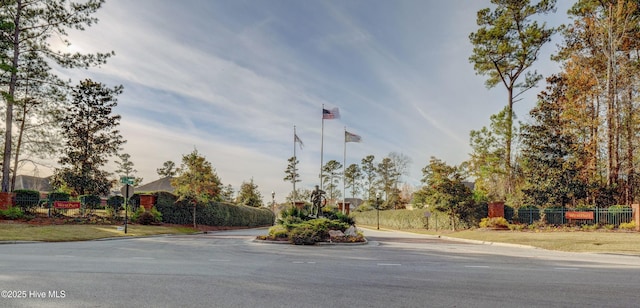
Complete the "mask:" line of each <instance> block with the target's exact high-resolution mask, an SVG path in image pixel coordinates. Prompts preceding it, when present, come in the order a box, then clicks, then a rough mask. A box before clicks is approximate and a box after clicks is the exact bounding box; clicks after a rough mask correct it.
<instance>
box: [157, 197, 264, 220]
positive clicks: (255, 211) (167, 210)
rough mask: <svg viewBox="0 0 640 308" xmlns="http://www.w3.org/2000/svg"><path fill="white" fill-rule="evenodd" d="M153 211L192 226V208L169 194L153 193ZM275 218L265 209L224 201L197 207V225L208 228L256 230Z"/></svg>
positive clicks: (163, 217)
mask: <svg viewBox="0 0 640 308" xmlns="http://www.w3.org/2000/svg"><path fill="white" fill-rule="evenodd" d="M153 195H154V196H155V197H156V205H155V207H156V209H158V211H160V213H162V221H163V222H165V223H171V224H181V225H186V224H191V223H193V214H192V212H191V211H192V210H193V206H192V205H191V204H188V203H187V202H177V203H176V201H177V200H178V197H177V196H175V195H173V194H171V193H168V192H155V193H153ZM274 221H275V215H274V214H273V212H271V210H269V209H267V208H255V207H250V206H245V205H235V204H230V203H225V202H211V203H209V204H206V205H204V206H202V205H198V207H197V208H196V223H197V224H200V225H207V226H224V227H237V226H243V227H259V226H271V225H273V222H274Z"/></svg>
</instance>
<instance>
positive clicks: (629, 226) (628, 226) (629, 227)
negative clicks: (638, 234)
mask: <svg viewBox="0 0 640 308" xmlns="http://www.w3.org/2000/svg"><path fill="white" fill-rule="evenodd" d="M619 228H620V229H622V230H635V229H636V222H635V221H630V222H625V223H621V224H620V227H619Z"/></svg>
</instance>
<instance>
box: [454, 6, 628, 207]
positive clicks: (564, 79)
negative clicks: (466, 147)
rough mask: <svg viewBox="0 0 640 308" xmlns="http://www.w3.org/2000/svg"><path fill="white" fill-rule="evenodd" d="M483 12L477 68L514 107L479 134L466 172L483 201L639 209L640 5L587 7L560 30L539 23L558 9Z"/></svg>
mask: <svg viewBox="0 0 640 308" xmlns="http://www.w3.org/2000/svg"><path fill="white" fill-rule="evenodd" d="M491 2H492V3H493V4H494V9H493V10H492V9H489V8H487V9H484V10H481V11H479V12H478V20H477V21H478V26H479V28H478V30H477V31H476V32H474V33H472V34H471V35H470V41H471V42H472V43H473V45H474V50H473V54H472V56H471V57H470V58H469V60H470V62H471V63H473V64H474V66H475V69H476V72H477V73H478V74H481V75H484V76H487V83H486V85H487V86H488V87H489V88H491V87H494V86H497V85H499V84H502V85H503V86H504V87H505V88H506V89H507V93H508V97H507V105H506V107H505V108H504V109H503V110H501V111H500V112H499V113H497V114H495V115H493V116H492V117H491V124H490V126H489V127H483V128H482V129H480V130H475V131H472V132H471V134H470V143H471V147H472V153H471V157H470V159H469V161H467V162H465V163H463V164H462V165H460V166H457V167H459V168H460V169H461V170H464V172H465V173H466V174H468V175H469V176H472V177H473V178H474V179H475V184H476V185H475V190H476V197H478V198H480V199H483V200H485V201H495V200H501V201H506V202H507V203H508V204H509V205H512V206H514V207H516V208H518V207H521V206H528V205H534V206H541V207H556V206H570V207H580V206H588V207H593V206H598V207H608V206H611V205H616V204H631V203H634V202H637V200H638V194H639V191H638V189H636V187H637V186H638V184H639V183H640V182H639V179H638V178H639V177H638V168H639V164H640V160H639V157H638V154H637V149H638V137H640V136H639V135H638V131H640V130H639V129H640V118H639V117H638V108H639V105H638V102H639V100H638V98H639V93H640V92H639V91H638V88H640V79H638V77H637V76H638V73H639V72H640V71H639V70H638V69H639V67H640V65H639V64H640V53H639V51H640V19H639V18H640V9H639V4H640V2H639V1H631V0H597V1H596V0H580V1H576V2H575V3H574V4H573V6H572V7H571V8H570V9H569V11H568V12H567V13H568V15H569V17H570V19H571V23H569V24H565V25H562V26H560V27H558V28H550V27H547V26H546V24H544V23H542V24H539V23H538V22H537V21H535V20H534V18H535V17H539V16H541V15H542V14H549V13H553V12H554V11H555V1H552V0H543V1H538V2H537V3H535V4H531V1H509V0H492V1H491ZM553 34H558V35H559V36H560V37H561V42H560V43H559V44H557V46H558V49H557V51H556V52H555V53H554V54H553V56H552V60H554V61H556V62H558V63H559V64H560V66H561V71H560V72H559V73H556V74H554V75H552V76H546V78H545V81H546V86H545V89H544V90H543V91H541V92H540V93H539V94H538V96H537V103H536V106H535V107H534V108H533V109H532V110H530V111H529V114H528V119H526V120H525V121H522V122H518V123H516V122H515V121H514V119H515V115H514V113H513V108H512V107H513V104H514V103H516V102H518V99H519V97H518V96H519V95H520V94H521V93H523V92H524V91H528V90H530V89H532V88H533V87H534V86H535V85H537V83H538V82H539V81H541V80H542V79H543V76H541V75H540V74H537V73H536V72H535V71H534V70H532V69H531V67H532V65H533V64H534V62H535V61H536V60H537V57H538V52H539V50H540V48H541V47H542V46H543V45H545V44H546V43H548V42H549V41H550V40H551V36H552V35H553Z"/></svg>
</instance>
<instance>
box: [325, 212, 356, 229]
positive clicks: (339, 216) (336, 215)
mask: <svg viewBox="0 0 640 308" xmlns="http://www.w3.org/2000/svg"><path fill="white" fill-rule="evenodd" d="M323 215H324V217H326V218H328V219H330V220H339V221H341V222H343V223H346V224H347V225H349V226H350V225H353V224H355V223H356V222H355V220H354V219H353V217H349V216H348V215H346V214H343V213H342V212H340V211H338V210H337V209H331V208H329V209H328V210H326V211H323Z"/></svg>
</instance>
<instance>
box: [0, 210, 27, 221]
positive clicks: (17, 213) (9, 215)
mask: <svg viewBox="0 0 640 308" xmlns="http://www.w3.org/2000/svg"><path fill="white" fill-rule="evenodd" d="M0 217H2V218H3V219H11V220H13V219H20V218H23V217H24V212H22V210H21V209H20V208H19V207H12V208H9V209H6V210H0Z"/></svg>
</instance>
